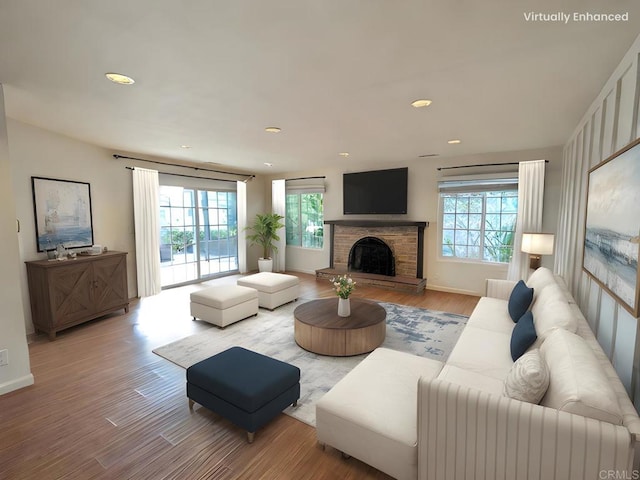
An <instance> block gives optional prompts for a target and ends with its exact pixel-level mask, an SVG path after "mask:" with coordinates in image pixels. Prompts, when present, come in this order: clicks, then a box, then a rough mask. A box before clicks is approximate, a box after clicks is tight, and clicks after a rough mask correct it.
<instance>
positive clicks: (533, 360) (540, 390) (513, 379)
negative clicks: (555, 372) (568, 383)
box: [503, 348, 549, 403]
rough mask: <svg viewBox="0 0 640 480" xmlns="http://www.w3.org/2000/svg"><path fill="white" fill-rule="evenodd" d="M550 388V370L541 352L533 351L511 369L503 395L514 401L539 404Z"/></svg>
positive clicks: (517, 361)
mask: <svg viewBox="0 0 640 480" xmlns="http://www.w3.org/2000/svg"><path fill="white" fill-rule="evenodd" d="M547 387H549V369H548V368H547V364H546V363H545V361H544V360H543V359H542V357H541V356H540V350H538V349H537V348H536V349H533V350H529V351H528V352H526V353H525V354H523V355H522V356H521V357H520V358H519V359H518V360H516V362H515V363H514V364H513V367H511V370H510V371H509V375H507V378H505V379H504V391H503V394H504V396H506V397H510V398H513V399H514V400H521V401H523V402H529V403H539V402H540V400H542V397H544V394H545V393H546V391H547Z"/></svg>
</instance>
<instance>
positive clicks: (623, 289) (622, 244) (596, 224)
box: [582, 139, 640, 317]
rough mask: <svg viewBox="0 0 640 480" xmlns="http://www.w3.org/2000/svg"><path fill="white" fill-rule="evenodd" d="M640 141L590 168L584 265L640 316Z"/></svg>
mask: <svg viewBox="0 0 640 480" xmlns="http://www.w3.org/2000/svg"><path fill="white" fill-rule="evenodd" d="M639 253H640V139H638V140H636V141H635V142H633V143H631V144H629V145H627V146H626V147H624V148H623V149H621V150H619V151H618V152H616V153H614V154H613V155H611V156H610V157H609V158H608V159H606V160H605V161H604V162H602V163H601V164H599V165H597V166H595V167H593V168H592V169H591V170H589V185H588V188H587V215H586V222H585V232H584V255H583V260H582V268H583V269H584V271H585V272H587V274H588V275H589V276H590V277H591V278H593V279H594V280H595V281H596V282H597V283H598V284H599V285H600V286H601V287H602V288H603V289H605V290H606V291H607V292H609V293H610V294H611V295H613V296H614V297H615V298H616V300H617V301H618V303H620V304H621V305H622V306H623V307H624V308H626V309H627V310H628V311H629V312H630V313H631V314H632V315H633V316H635V317H637V316H638V315H640V305H639V303H640V276H639V272H640V271H639V270H638V256H639Z"/></svg>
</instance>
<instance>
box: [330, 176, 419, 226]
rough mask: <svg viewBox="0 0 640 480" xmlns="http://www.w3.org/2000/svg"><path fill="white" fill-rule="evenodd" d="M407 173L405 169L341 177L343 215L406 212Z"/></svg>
mask: <svg viewBox="0 0 640 480" xmlns="http://www.w3.org/2000/svg"><path fill="white" fill-rule="evenodd" d="M408 174H409V169H408V168H407V167H404V168H393V169H390V170H373V171H369V172H355V173H345V174H343V175H342V198H343V212H344V214H345V215H352V214H353V215H355V214H385V213H389V214H391V213H395V214H398V213H407V178H408Z"/></svg>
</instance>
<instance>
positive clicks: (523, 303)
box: [508, 280, 533, 322]
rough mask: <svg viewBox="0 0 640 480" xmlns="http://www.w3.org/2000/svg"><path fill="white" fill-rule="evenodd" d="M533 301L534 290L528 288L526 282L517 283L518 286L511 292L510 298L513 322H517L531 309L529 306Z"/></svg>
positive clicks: (510, 313)
mask: <svg viewBox="0 0 640 480" xmlns="http://www.w3.org/2000/svg"><path fill="white" fill-rule="evenodd" d="M532 300H533V288H529V287H527V284H526V283H524V281H522V280H520V281H519V282H518V283H516V286H515V287H513V290H511V295H510V296H509V305H508V309H509V316H510V317H511V320H513V321H514V322H517V321H518V320H519V319H520V317H522V315H524V312H526V311H527V310H528V309H529V305H531V302H532Z"/></svg>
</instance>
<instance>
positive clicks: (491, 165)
mask: <svg viewBox="0 0 640 480" xmlns="http://www.w3.org/2000/svg"><path fill="white" fill-rule="evenodd" d="M544 163H549V160H545V161H544ZM519 164H520V162H507V163H477V164H475V165H457V166H455V167H438V170H452V169H454V168H470V167H498V166H500V165H519Z"/></svg>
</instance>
